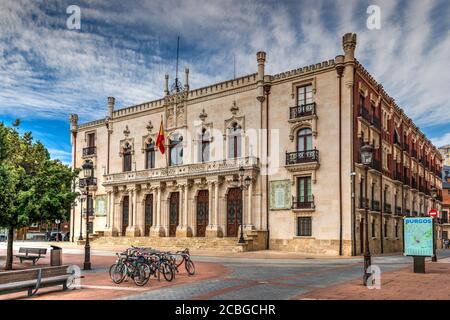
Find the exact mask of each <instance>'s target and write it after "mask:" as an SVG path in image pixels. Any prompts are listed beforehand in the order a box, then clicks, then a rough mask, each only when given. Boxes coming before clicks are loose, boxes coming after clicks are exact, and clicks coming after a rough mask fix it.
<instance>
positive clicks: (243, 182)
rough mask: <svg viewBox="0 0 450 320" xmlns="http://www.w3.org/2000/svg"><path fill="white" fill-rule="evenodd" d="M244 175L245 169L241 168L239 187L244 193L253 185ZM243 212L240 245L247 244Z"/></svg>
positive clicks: (250, 179)
mask: <svg viewBox="0 0 450 320" xmlns="http://www.w3.org/2000/svg"><path fill="white" fill-rule="evenodd" d="M244 174H245V170H244V168H243V167H240V168H239V187H240V188H241V191H242V192H243V191H244V190H247V189H248V187H249V186H250V184H251V183H252V178H250V177H249V176H247V177H246V178H244ZM242 211H243V210H241V235H240V237H239V241H238V243H240V244H244V243H245V239H244V214H243V212H242Z"/></svg>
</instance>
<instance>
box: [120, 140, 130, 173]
mask: <svg viewBox="0 0 450 320" xmlns="http://www.w3.org/2000/svg"><path fill="white" fill-rule="evenodd" d="M122 155H123V171H124V172H127V171H131V161H132V155H131V146H130V145H129V144H128V143H127V144H126V145H125V147H124V148H123V153H122Z"/></svg>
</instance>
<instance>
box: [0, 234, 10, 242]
mask: <svg viewBox="0 0 450 320" xmlns="http://www.w3.org/2000/svg"><path fill="white" fill-rule="evenodd" d="M6 240H8V236H7V235H6V234H0V242H3V241H6Z"/></svg>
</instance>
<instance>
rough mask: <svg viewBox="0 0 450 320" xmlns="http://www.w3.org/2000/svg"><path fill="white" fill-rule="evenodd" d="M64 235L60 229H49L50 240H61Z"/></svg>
mask: <svg viewBox="0 0 450 320" xmlns="http://www.w3.org/2000/svg"><path fill="white" fill-rule="evenodd" d="M63 238H64V235H63V233H62V232H61V231H51V232H50V239H49V240H50V241H57V240H58V241H62V239H63Z"/></svg>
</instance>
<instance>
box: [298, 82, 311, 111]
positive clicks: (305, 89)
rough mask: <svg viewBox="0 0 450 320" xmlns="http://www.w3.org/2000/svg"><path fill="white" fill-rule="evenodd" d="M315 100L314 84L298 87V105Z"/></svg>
mask: <svg viewBox="0 0 450 320" xmlns="http://www.w3.org/2000/svg"><path fill="white" fill-rule="evenodd" d="M312 102H313V95H312V85H311V84H309V85H306V86H302V87H298V88H297V106H302V105H305V104H309V103H312Z"/></svg>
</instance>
